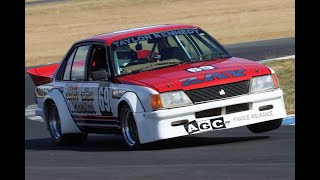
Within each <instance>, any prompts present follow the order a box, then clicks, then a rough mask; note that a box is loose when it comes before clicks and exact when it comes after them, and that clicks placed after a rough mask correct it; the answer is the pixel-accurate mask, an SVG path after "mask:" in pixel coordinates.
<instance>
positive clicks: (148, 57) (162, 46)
mask: <svg viewBox="0 0 320 180" xmlns="http://www.w3.org/2000/svg"><path fill="white" fill-rule="evenodd" d="M111 52H112V53H111V54H112V59H113V62H114V63H113V64H114V69H115V75H124V74H131V73H139V72H141V71H150V70H154V69H158V68H163V67H166V66H174V65H178V64H182V63H193V62H198V61H207V60H215V59H221V58H227V57H230V54H229V53H228V52H227V51H226V50H225V49H224V48H223V47H222V46H221V45H219V44H218V43H217V41H215V40H214V39H213V38H212V37H211V36H209V35H208V34H207V33H206V32H204V31H203V30H201V29H197V28H189V29H176V30H170V31H163V32H158V33H151V34H144V35H140V36H135V37H130V38H125V39H121V40H118V41H115V42H113V43H112V49H111Z"/></svg>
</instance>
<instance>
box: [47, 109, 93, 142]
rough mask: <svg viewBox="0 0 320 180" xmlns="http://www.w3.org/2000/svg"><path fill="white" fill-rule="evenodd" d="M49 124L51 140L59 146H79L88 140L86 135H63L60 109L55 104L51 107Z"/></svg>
mask: <svg viewBox="0 0 320 180" xmlns="http://www.w3.org/2000/svg"><path fill="white" fill-rule="evenodd" d="M47 124H48V129H49V131H50V135H51V139H52V140H53V141H54V142H55V143H56V144H57V145H77V144H82V143H83V142H85V141H86V139H87V134H86V133H74V134H62V131H61V121H60V117H59V113H58V109H57V106H56V105H55V104H54V103H52V104H51V105H50V106H49V109H48V118H47Z"/></svg>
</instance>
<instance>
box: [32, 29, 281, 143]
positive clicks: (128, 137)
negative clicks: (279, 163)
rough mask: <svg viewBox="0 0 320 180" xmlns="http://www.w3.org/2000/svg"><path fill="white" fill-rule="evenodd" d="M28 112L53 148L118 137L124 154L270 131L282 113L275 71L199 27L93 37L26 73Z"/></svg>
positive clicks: (145, 30)
mask: <svg viewBox="0 0 320 180" xmlns="http://www.w3.org/2000/svg"><path fill="white" fill-rule="evenodd" d="M28 73H29V75H30V76H31V78H32V80H33V82H34V84H35V85H36V100H37V105H38V107H37V109H36V114H37V115H39V116H42V118H43V119H44V121H45V122H46V123H47V126H48V130H49V131H50V134H51V136H52V139H53V140H54V142H55V143H56V144H74V143H82V142H84V141H85V140H86V137H87V134H88V133H122V134H123V137H124V140H125V142H126V143H127V144H128V146H129V147H130V148H131V149H134V148H138V147H140V146H141V144H144V143H148V142H153V141H157V140H161V139H168V138H173V137H179V136H186V135H192V134H197V133H202V132H209V131H214V130H223V129H229V128H235V127H240V126H247V127H248V128H249V130H251V131H252V132H254V133H262V132H266V131H270V130H274V129H277V128H278V127H280V125H281V123H282V119H283V118H284V117H286V116H287V114H286V110H285V106H284V101H283V91H282V90H281V89H280V88H279V83H278V80H277V76H276V74H275V72H274V71H273V70H272V69H270V68H269V67H267V66H265V65H262V64H260V63H256V62H254V61H250V60H246V59H242V58H236V57H232V55H231V54H230V53H229V52H227V51H226V50H225V49H224V48H223V46H222V45H221V44H219V43H218V42H217V41H216V40H215V39H214V38H213V37H211V36H210V35H209V34H208V33H206V32H205V31H204V30H202V29H201V28H199V27H198V26H193V25H184V24H172V25H156V26H148V27H140V28H134V29H127V30H122V31H117V32H112V33H106V34H101V35H96V36H93V37H90V38H88V39H84V40H81V41H79V42H76V43H75V44H73V45H72V47H71V48H70V50H69V51H68V52H67V54H66V55H65V57H64V58H63V60H62V62H61V63H59V64H51V65H46V66H41V67H37V68H32V69H29V70H28Z"/></svg>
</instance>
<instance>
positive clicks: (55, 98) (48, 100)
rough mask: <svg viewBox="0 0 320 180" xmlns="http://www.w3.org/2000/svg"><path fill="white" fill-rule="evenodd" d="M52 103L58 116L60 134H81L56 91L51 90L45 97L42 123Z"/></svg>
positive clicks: (61, 96) (61, 97)
mask: <svg viewBox="0 0 320 180" xmlns="http://www.w3.org/2000/svg"><path fill="white" fill-rule="evenodd" d="M52 103H55V104H56V105H57V106H56V107H57V109H58V114H59V117H60V122H61V131H62V134H72V133H81V130H80V129H79V127H78V126H77V125H76V123H75V122H74V120H73V118H72V116H71V113H70V111H69V108H68V106H67V103H66V101H65V99H64V97H63V95H62V93H61V92H60V91H59V90H58V89H52V90H51V91H50V92H49V93H48V94H47V95H46V97H45V99H44V104H43V115H44V121H46V122H47V117H48V113H49V110H50V109H49V107H50V105H51V104H52Z"/></svg>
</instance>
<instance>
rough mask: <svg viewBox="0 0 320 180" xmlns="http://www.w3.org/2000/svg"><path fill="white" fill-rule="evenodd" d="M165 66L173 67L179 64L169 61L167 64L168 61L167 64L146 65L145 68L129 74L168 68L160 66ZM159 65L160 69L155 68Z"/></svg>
mask: <svg viewBox="0 0 320 180" xmlns="http://www.w3.org/2000/svg"><path fill="white" fill-rule="evenodd" d="M166 64H168V66H174V65H178V64H180V62H170V61H169V62H168V61H167V62H158V63H154V64H150V65H147V66H146V67H144V68H141V69H137V70H133V71H131V73H130V74H135V73H139V72H143V71H152V70H154V69H159V68H164V67H168V66H161V65H166ZM159 65H160V67H156V66H159Z"/></svg>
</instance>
